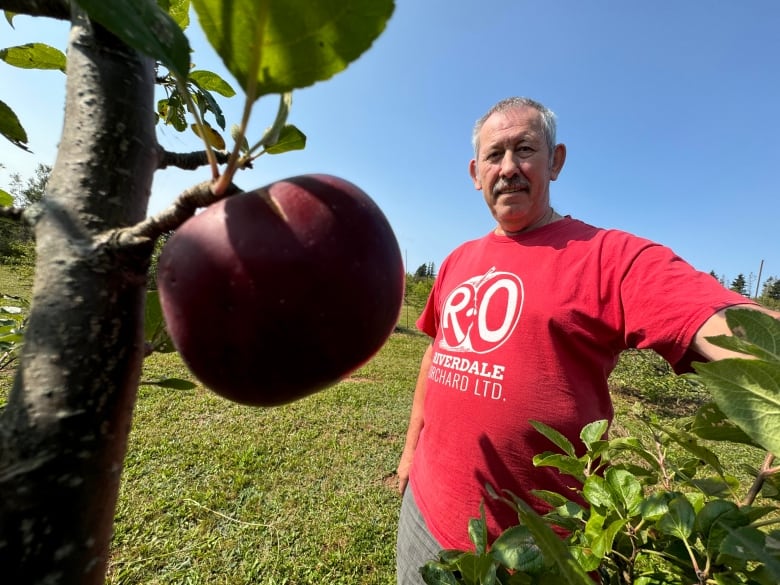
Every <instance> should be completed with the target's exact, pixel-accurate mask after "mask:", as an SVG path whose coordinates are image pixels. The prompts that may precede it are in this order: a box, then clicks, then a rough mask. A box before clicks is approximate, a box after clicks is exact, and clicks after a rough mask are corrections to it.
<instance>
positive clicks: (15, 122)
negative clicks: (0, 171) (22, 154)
mask: <svg viewBox="0 0 780 585" xmlns="http://www.w3.org/2000/svg"><path fill="white" fill-rule="evenodd" d="M0 134H2V135H3V136H5V137H6V138H7V139H8V140H10V141H11V142H12V143H13V144H14V145H16V146H18V147H19V148H21V149H22V150H26V151H27V152H30V150H29V149H28V148H27V146H26V145H27V132H25V131H24V128H22V124H21V122H19V118H17V117H16V114H14V111H13V110H12V109H11V108H10V107H8V105H7V104H6V103H5V102H4V101H2V100H0Z"/></svg>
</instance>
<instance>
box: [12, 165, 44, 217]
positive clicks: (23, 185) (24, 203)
mask: <svg viewBox="0 0 780 585" xmlns="http://www.w3.org/2000/svg"><path fill="white" fill-rule="evenodd" d="M51 170H52V167H51V165H46V164H43V163H38V166H37V167H35V175H34V176H33V177H30V178H28V179H27V180H26V181H23V180H22V177H21V175H20V174H19V173H12V174H11V195H13V197H14V200H15V201H16V204H17V205H18V206H19V207H29V206H30V205H32V204H34V203H38V202H39V201H40V200H41V199H43V195H44V193H46V185H47V184H48V183H49V176H50V175H51Z"/></svg>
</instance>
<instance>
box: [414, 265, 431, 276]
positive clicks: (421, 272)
mask: <svg viewBox="0 0 780 585" xmlns="http://www.w3.org/2000/svg"><path fill="white" fill-rule="evenodd" d="M427 276H428V265H427V264H420V266H419V268H417V270H415V271H414V277H415V278H426V277H427Z"/></svg>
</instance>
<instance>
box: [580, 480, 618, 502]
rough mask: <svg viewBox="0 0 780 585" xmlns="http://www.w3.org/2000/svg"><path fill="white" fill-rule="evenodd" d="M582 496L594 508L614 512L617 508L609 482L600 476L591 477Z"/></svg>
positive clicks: (586, 481) (583, 489) (584, 486)
mask: <svg viewBox="0 0 780 585" xmlns="http://www.w3.org/2000/svg"><path fill="white" fill-rule="evenodd" d="M582 495H583V497H584V498H585V499H586V500H587V501H588V503H590V504H591V505H592V506H597V507H601V508H607V509H608V510H612V509H614V508H616V507H617V504H616V502H615V498H614V496H613V494H612V491H611V490H610V489H609V486H608V485H607V481H606V480H605V479H604V478H603V477H601V476H600V475H591V476H590V477H589V478H588V479H587V480H585V484H584V485H583V486H582Z"/></svg>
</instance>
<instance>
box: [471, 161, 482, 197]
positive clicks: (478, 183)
mask: <svg viewBox="0 0 780 585" xmlns="http://www.w3.org/2000/svg"><path fill="white" fill-rule="evenodd" d="M469 175H471V180H472V181H474V188H475V189H476V190H477V191H481V190H482V181H480V180H479V175H478V174H477V161H476V159H473V158H472V159H471V161H470V162H469Z"/></svg>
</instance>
